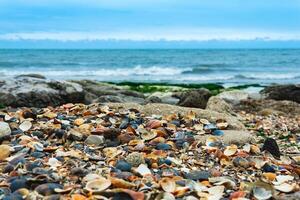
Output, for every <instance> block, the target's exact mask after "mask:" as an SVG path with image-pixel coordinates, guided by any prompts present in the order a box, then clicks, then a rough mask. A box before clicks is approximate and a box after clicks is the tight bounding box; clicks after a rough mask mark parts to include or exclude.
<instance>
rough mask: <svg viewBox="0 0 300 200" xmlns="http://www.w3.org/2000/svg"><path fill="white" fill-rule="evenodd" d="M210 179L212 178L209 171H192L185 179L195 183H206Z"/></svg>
mask: <svg viewBox="0 0 300 200" xmlns="http://www.w3.org/2000/svg"><path fill="white" fill-rule="evenodd" d="M209 177H211V173H210V172H209V171H198V170H192V171H190V172H189V173H186V174H185V178H187V179H191V180H194V181H205V180H208V178H209Z"/></svg>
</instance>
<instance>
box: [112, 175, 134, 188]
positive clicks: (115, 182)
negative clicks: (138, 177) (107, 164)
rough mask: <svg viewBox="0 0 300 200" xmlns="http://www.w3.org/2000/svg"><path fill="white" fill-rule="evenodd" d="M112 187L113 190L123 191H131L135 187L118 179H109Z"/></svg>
mask: <svg viewBox="0 0 300 200" xmlns="http://www.w3.org/2000/svg"><path fill="white" fill-rule="evenodd" d="M109 180H110V182H111V184H112V186H113V187H115V188H123V189H131V188H134V187H135V186H136V185H135V184H133V183H130V182H128V181H125V180H123V179H119V178H112V177H111V178H110V179H109Z"/></svg>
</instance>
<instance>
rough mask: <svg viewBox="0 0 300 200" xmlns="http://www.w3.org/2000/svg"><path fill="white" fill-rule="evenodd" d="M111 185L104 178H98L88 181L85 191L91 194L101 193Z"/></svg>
mask: <svg viewBox="0 0 300 200" xmlns="http://www.w3.org/2000/svg"><path fill="white" fill-rule="evenodd" d="M110 185H111V181H110V180H108V179H105V178H99V179H95V180H92V181H89V182H88V183H87V184H86V187H85V189H86V190H87V191H89V192H92V193H97V192H101V191H103V190H105V189H107V188H109V186H110Z"/></svg>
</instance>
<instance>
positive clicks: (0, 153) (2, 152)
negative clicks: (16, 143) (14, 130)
mask: <svg viewBox="0 0 300 200" xmlns="http://www.w3.org/2000/svg"><path fill="white" fill-rule="evenodd" d="M9 155H10V146H8V145H5V144H2V145H0V161H3V160H5V159H6V158H7V157H8V156H9Z"/></svg>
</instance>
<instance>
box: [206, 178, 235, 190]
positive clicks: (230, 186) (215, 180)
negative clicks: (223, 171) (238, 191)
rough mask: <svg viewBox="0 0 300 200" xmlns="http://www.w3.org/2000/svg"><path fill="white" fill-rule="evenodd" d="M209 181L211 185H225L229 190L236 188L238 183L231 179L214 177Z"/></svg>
mask: <svg viewBox="0 0 300 200" xmlns="http://www.w3.org/2000/svg"><path fill="white" fill-rule="evenodd" d="M208 180H209V182H210V183H214V185H224V186H225V187H226V188H227V189H233V188H235V187H236V183H235V182H234V180H232V179H231V178H230V177H213V178H209V179H208Z"/></svg>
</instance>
